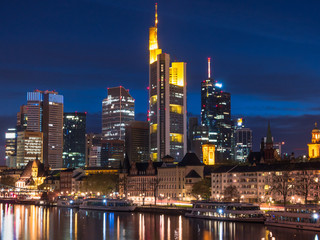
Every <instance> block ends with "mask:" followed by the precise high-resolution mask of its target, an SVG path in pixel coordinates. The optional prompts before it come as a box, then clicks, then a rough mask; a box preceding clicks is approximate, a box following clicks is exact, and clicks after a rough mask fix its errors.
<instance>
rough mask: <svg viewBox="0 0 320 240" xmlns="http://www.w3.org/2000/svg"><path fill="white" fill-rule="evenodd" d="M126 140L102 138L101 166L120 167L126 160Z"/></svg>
mask: <svg viewBox="0 0 320 240" xmlns="http://www.w3.org/2000/svg"><path fill="white" fill-rule="evenodd" d="M124 151H125V150H124V141H122V140H102V141H101V160H100V165H101V167H112V168H113V167H115V168H116V167H120V165H121V163H122V162H123V160H124Z"/></svg>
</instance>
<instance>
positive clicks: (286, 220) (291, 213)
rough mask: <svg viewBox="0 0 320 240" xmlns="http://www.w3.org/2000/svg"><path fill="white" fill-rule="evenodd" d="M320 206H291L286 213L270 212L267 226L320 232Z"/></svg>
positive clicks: (266, 222) (267, 217) (267, 216)
mask: <svg viewBox="0 0 320 240" xmlns="http://www.w3.org/2000/svg"><path fill="white" fill-rule="evenodd" d="M319 217H320V206H317V205H291V206H288V207H286V209H285V211H269V212H267V215H266V221H265V225H267V226H276V227H286V228H297V229H304V230H312V231H320V219H319Z"/></svg>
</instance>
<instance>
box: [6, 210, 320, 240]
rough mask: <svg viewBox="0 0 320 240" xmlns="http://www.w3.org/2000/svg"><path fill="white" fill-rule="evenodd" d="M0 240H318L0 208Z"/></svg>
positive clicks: (172, 219) (162, 219)
mask: <svg viewBox="0 0 320 240" xmlns="http://www.w3.org/2000/svg"><path fill="white" fill-rule="evenodd" d="M0 234H1V239H5V240H11V239H26V240H39V239H53V240H60V239H61V240H68V239H79V240H80V239H89V240H96V239H97V240H98V239H99V240H100V239H102V240H105V239H108V240H109V239H117V240H118V239H119V240H120V239H138V240H149V239H151V240H158V239H159V240H162V239H163V240H166V239H170V240H175V239H176V240H189V239H190V240H202V239H203V240H209V239H217V240H222V239H232V240H250V239H254V240H256V239H259V240H261V239H265V240H267V239H272V240H278V239H280V240H292V239H303V240H309V239H310V240H311V239H312V240H318V239H319V237H320V234H319V233H318V234H317V233H316V232H311V231H301V230H299V231H298V230H294V229H285V228H277V227H266V226H264V225H263V224H253V223H234V222H220V221H208V220H198V219H189V218H185V217H184V216H175V215H163V214H150V213H113V212H101V211H87V210H78V209H67V208H57V207H51V208H45V207H37V206H28V205H12V204H0Z"/></svg>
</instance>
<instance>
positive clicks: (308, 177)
mask: <svg viewBox="0 0 320 240" xmlns="http://www.w3.org/2000/svg"><path fill="white" fill-rule="evenodd" d="M317 187H318V179H317V178H315V176H314V175H313V172H310V171H303V172H301V174H300V175H297V176H296V178H295V191H296V193H297V194H298V195H300V196H303V197H304V203H305V204H307V203H308V195H309V193H310V191H311V190H312V189H315V188H317Z"/></svg>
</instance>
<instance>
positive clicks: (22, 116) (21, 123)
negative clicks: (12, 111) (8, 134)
mask: <svg viewBox="0 0 320 240" xmlns="http://www.w3.org/2000/svg"><path fill="white" fill-rule="evenodd" d="M27 111H28V106H27V105H22V106H20V111H19V112H18V113H17V131H18V132H19V131H23V130H26V129H27V121H28V115H27Z"/></svg>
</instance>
